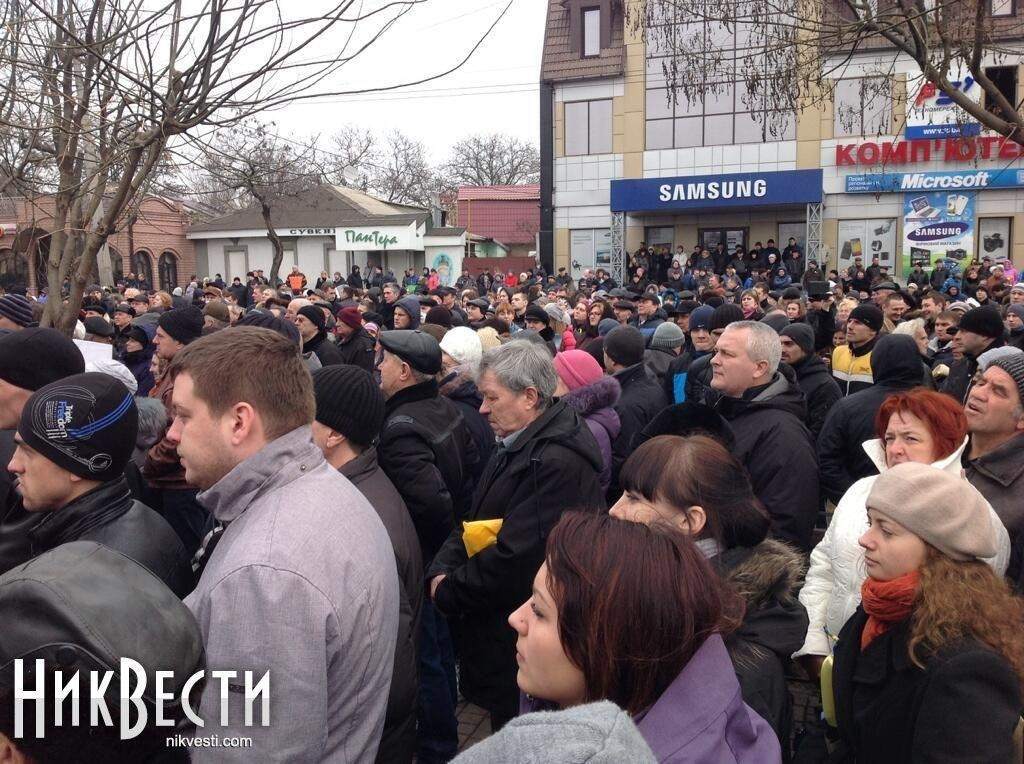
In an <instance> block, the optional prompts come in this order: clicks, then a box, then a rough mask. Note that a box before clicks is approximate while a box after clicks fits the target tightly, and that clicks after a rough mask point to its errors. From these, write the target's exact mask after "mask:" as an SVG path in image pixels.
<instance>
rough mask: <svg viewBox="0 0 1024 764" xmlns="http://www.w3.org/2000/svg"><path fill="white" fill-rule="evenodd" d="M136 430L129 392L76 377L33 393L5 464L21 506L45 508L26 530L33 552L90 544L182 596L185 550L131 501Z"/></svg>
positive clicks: (96, 378)
mask: <svg viewBox="0 0 1024 764" xmlns="http://www.w3.org/2000/svg"><path fill="white" fill-rule="evenodd" d="M137 430H138V411H137V409H136V408H135V400H134V399H133V398H132V394H131V393H130V392H129V391H128V388H126V387H125V386H124V385H123V384H121V382H120V381H118V380H116V379H114V378H113V377H111V376H108V375H106V374H100V373H98V372H86V373H84V374H74V375H72V376H70V377H66V378H64V379H62V380H58V381H57V382H53V383H51V384H49V385H47V386H46V387H43V388H41V389H39V390H37V391H36V392H35V393H33V395H32V397H31V398H29V399H28V401H27V402H26V403H25V408H24V410H23V411H22V414H21V421H20V422H19V424H18V434H17V435H16V436H15V442H16V443H17V449H16V450H15V452H14V456H13V457H12V458H11V461H10V466H9V468H10V470H11V472H13V473H14V474H15V475H17V477H18V486H17V489H18V493H19V494H21V497H22V501H23V503H24V505H25V509H26V510H28V511H29V512H39V513H45V515H44V516H42V518H41V519H40V520H39V522H38V523H37V524H36V525H35V527H34V528H32V529H31V530H30V531H29V533H28V537H29V542H30V544H31V553H32V556H33V557H34V556H36V555H39V554H41V553H43V552H45V551H47V550H49V549H53V548H54V547H56V546H60V545H61V544H66V543H68V542H71V541H79V540H86V541H95V542H97V543H99V544H103V546H106V547H110V548H111V549H114V550H116V551H118V552H121V553H122V554H124V555H125V556H126V557H129V558H131V559H133V560H135V561H136V562H137V563H139V564H140V565H143V566H144V567H146V568H148V569H149V570H150V571H151V572H152V573H153V575H155V576H156V577H157V578H159V579H160V580H162V581H163V582H164V583H165V584H167V586H168V587H169V588H170V589H171V590H172V591H173V592H174V593H175V594H177V595H178V596H179V597H184V596H185V595H186V594H188V593H189V592H190V591H191V590H192V584H193V576H192V566H191V561H190V559H189V557H188V555H187V554H186V552H185V548H184V547H183V546H182V544H181V541H179V539H178V536H177V534H176V533H175V532H174V530H173V529H172V528H171V526H170V525H168V524H167V521H166V520H164V519H163V518H162V517H160V515H158V514H157V513H156V512H154V511H153V510H152V509H150V508H149V507H147V506H146V505H145V504H142V503H141V502H138V501H134V500H133V499H132V497H131V492H130V491H129V490H128V483H127V481H126V480H125V477H124V468H125V466H127V464H128V460H129V459H130V458H131V455H132V449H133V448H134V447H135V436H136V432H137Z"/></svg>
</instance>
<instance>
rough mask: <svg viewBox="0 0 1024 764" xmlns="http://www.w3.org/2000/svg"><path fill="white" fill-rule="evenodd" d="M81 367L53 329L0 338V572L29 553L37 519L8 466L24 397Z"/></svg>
mask: <svg viewBox="0 0 1024 764" xmlns="http://www.w3.org/2000/svg"><path fill="white" fill-rule="evenodd" d="M83 371H85V360H84V359H83V358H82V353H81V351H80V350H79V349H78V347H77V346H76V345H75V344H74V343H73V342H72V341H71V340H70V339H68V338H67V337H65V336H64V335H63V334H61V333H60V332H58V331H57V330H56V329H37V328H32V329H21V330H19V331H16V332H12V333H11V334H7V335H5V336H3V337H0V572H2V571H5V570H10V569H11V568H13V567H14V566H16V565H20V564H21V563H23V562H25V561H27V560H29V559H30V558H31V557H32V550H31V548H30V544H29V539H28V531H29V530H30V529H31V528H32V527H33V526H35V524H36V523H37V522H38V521H39V516H38V515H36V514H34V513H31V512H26V511H25V507H24V506H23V505H22V502H21V497H20V496H19V495H18V492H17V491H15V490H14V479H13V477H12V476H11V473H10V472H8V471H7V465H8V464H9V463H10V461H11V457H12V456H14V449H15V444H14V431H15V430H16V429H17V427H18V422H20V421H21V412H22V409H23V408H24V407H25V401H27V400H28V399H29V396H31V395H32V393H33V392H35V391H36V390H38V389H39V388H41V387H43V386H45V385H48V384H50V383H51V382H56V381H57V380H58V379H63V378H64V377H67V376H70V375H72V374H81V373H82V372H83Z"/></svg>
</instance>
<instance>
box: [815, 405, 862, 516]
mask: <svg viewBox="0 0 1024 764" xmlns="http://www.w3.org/2000/svg"><path fill="white" fill-rule="evenodd" d="M845 422H846V412H845V411H844V410H843V408H842V407H840V406H834V407H833V408H832V411H830V412H829V414H828V416H827V417H826V418H825V424H824V425H823V426H822V428H821V434H819V435H818V475H819V477H820V479H821V489H822V491H823V492H824V493H825V495H826V496H827V497H828V498H829V499H831V500H832V501H835V502H838V501H839V500H840V499H841V498H842V497H843V494H844V493H846V492H847V491H848V490H849V488H850V486H851V485H853V482H854V481H853V476H851V475H850V473H849V472H848V471H847V469H846V460H845V457H844V455H845V452H846V445H847V443H846V441H847V437H846V433H845V432H844V430H845V426H844V425H845Z"/></svg>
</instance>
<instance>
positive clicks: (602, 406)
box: [563, 377, 622, 491]
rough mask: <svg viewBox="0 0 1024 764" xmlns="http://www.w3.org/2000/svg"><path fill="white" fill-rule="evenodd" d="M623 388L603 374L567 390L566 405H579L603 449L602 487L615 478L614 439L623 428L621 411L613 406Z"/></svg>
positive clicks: (574, 406) (600, 477) (578, 410)
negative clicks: (618, 412) (569, 390)
mask: <svg viewBox="0 0 1024 764" xmlns="http://www.w3.org/2000/svg"><path fill="white" fill-rule="evenodd" d="M621 394H622V388H621V387H619V382H618V380H617V379H615V378H613V377H602V378H601V379H599V380H597V381H596V382H593V383H591V384H589V385H585V386H584V387H578V388H576V389H575V390H573V391H571V392H569V393H566V394H565V396H563V397H564V399H565V403H566V405H568V406H569V407H570V408H572V409H575V411H576V413H578V414H579V415H580V416H581V417H583V420H584V421H585V422H586V423H587V427H589V428H590V432H591V433H593V435H594V439H595V440H596V441H597V445H598V446H599V447H600V449H601V463H602V465H603V466H602V468H601V474H600V475H599V476H598V478H599V479H600V481H601V488H602V489H603V490H605V491H607V490H608V486H609V484H610V483H611V482H612V441H613V440H615V438H617V437H618V435H619V430H620V429H621V428H622V425H621V423H620V422H619V415H618V414H617V413H615V409H613V408H612V406H614V405H615V403H616V402H617V401H618V400H619V396H620V395H621Z"/></svg>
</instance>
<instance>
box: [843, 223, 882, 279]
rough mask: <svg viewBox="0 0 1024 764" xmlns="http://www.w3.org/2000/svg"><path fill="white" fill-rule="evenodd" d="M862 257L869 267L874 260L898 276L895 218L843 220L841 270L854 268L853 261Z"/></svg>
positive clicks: (862, 260) (865, 265) (865, 264)
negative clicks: (896, 270)
mask: <svg viewBox="0 0 1024 764" xmlns="http://www.w3.org/2000/svg"><path fill="white" fill-rule="evenodd" d="M855 257H859V258H861V263H862V264H863V265H864V267H865V268H866V267H867V266H869V265H871V261H872V259H873V258H875V257H878V264H879V265H884V266H887V267H888V268H889V274H890V275H895V267H896V221H895V220H893V219H892V218H882V219H874V220H840V221H839V270H840V272H842V271H844V270H846V269H847V268H849V267H850V266H851V265H853V258H855Z"/></svg>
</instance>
